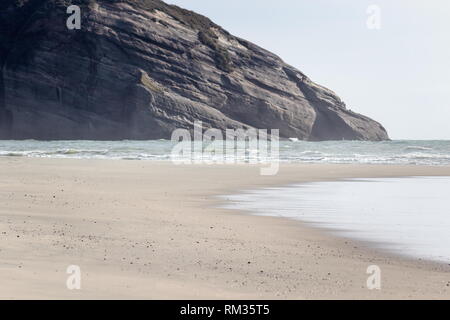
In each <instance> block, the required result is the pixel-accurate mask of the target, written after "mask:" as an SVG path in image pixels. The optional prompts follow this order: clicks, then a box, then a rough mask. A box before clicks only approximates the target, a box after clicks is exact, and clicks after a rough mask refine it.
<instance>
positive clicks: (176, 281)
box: [0, 158, 450, 299]
mask: <svg viewBox="0 0 450 320" xmlns="http://www.w3.org/2000/svg"><path fill="white" fill-rule="evenodd" d="M410 175H414V176H419V175H450V168H448V167H413V166H409V167H406V166H405V167H403V166H366V165H299V164H296V165H294V164H292V165H284V166H282V167H281V169H280V172H279V174H278V175H276V176H266V177H264V176H260V175H259V168H258V167H256V166H250V165H229V166H217V165H215V166H201V165H195V166H194V165H192V166H174V165H173V164H171V163H157V162H145V161H114V160H67V159H66V160H63V159H27V158H1V159H0V298H3V299H11V298H14V299H17V298H37V299H49V298H60V299H81V298H84V299H93V298H98V299H119V298H124V299H131V298H137V299H180V298H187V299H197V298H199V299H200V298H201V299H216V298H221V299H229V298H232V299H260V298H264V299H267V298H269V299H271V298H275V299H286V298H289V299H313V298H325V299H341V298H356V299H357V298H362V299H371V298H387V299H393V298H441V299H443V298H447V299H448V298H450V287H449V285H450V266H449V265H444V264H437V263H431V262H426V261H420V260H412V259H406V258H401V257H396V256H393V255H391V254H388V253H385V252H379V251H377V250H375V249H372V248H371V247H370V245H368V244H364V243H358V242H354V241H350V240H348V239H340V238H336V237H334V236H332V235H330V234H329V233H327V232H325V231H321V230H315V229H313V228H310V227H307V226H305V225H304V224H302V223H301V222H298V221H291V220H287V219H280V218H271V217H257V216H250V215H246V214H243V213H240V212H237V211H229V210H224V209H218V208H217V207H218V206H219V205H220V201H219V199H218V198H217V197H215V196H216V195H221V194H229V193H233V192H239V190H243V189H249V188H255V187H266V186H275V185H285V184H289V183H295V182H302V181H318V180H332V179H339V178H349V177H389V176H410ZM282 205H283V204H280V206H282ZM372 264H376V265H378V266H380V267H381V270H382V289H381V290H379V291H377V290H374V291H370V290H368V289H367V288H366V285H365V284H366V279H367V276H368V275H367V274H366V269H367V267H368V266H369V265H372ZM69 265H78V266H80V268H81V290H68V289H67V287H66V279H67V277H68V274H66V269H67V267H68V266H69Z"/></svg>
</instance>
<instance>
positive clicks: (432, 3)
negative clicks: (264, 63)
mask: <svg viewBox="0 0 450 320" xmlns="http://www.w3.org/2000/svg"><path fill="white" fill-rule="evenodd" d="M167 2H169V3H174V4H177V5H179V6H181V7H184V8H187V9H191V10H194V11H196V12H199V13H202V14H204V15H206V16H208V17H210V18H211V19H212V20H213V21H214V22H216V23H217V24H219V25H221V26H222V27H224V28H225V29H227V30H228V31H230V32H231V33H232V34H234V35H236V36H239V37H242V38H245V39H247V40H249V41H251V42H254V43H256V44H258V45H260V46H262V47H264V48H266V49H268V50H270V51H272V52H274V53H276V54H278V55H279V56H280V57H281V58H282V59H283V60H284V61H286V62H287V63H289V64H291V65H293V66H295V67H297V68H298V69H300V70H301V71H303V72H305V73H306V74H307V75H308V76H309V77H310V78H311V79H312V80H313V81H315V82H318V83H320V84H322V85H325V86H327V87H329V88H330V89H332V90H333V91H335V92H336V93H337V94H338V95H339V96H340V97H341V98H342V99H343V100H344V101H345V102H346V104H347V106H348V108H350V109H352V110H354V111H356V112H360V113H362V114H365V115H368V116H370V117H372V118H374V119H375V120H378V121H380V122H381V123H382V124H383V125H384V126H385V127H386V128H387V130H388V132H389V134H390V136H391V138H393V139H450V37H449V31H450V1H448V0H429V1H423V0H379V1H377V0H372V1H366V0H277V1H273V0H252V1H244V0H227V1H211V0H167ZM370 5H377V6H378V7H379V8H380V9H381V29H380V30H371V29H369V28H368V27H367V20H368V18H369V14H367V9H368V7H369V6H370Z"/></svg>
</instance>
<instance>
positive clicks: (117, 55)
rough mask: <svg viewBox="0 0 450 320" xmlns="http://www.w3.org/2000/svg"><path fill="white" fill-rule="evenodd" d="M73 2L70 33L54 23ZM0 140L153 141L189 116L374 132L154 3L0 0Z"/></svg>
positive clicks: (294, 131)
mask: <svg viewBox="0 0 450 320" xmlns="http://www.w3.org/2000/svg"><path fill="white" fill-rule="evenodd" d="M70 4H77V5H80V7H81V13H82V19H81V29H80V30H69V29H68V28H67V27H66V19H67V18H68V17H69V15H68V14H67V12H66V9H67V6H68V5H70ZM0 43H1V44H0V49H1V51H0V66H1V76H0V138H1V139H28V138H33V139H159V138H170V135H171V132H172V131H173V130H174V129H176V128H188V129H192V127H193V122H194V121H195V120H201V121H203V125H204V127H212V128H219V129H225V128H252V127H254V128H266V129H279V130H280V135H281V137H284V138H298V139H302V140H341V139H348V140H384V139H388V135H387V133H386V131H385V129H384V128H383V127H382V126H381V125H380V124H379V123H377V122H375V121H373V120H371V119H370V118H368V117H365V116H362V115H360V114H357V113H354V112H352V111H350V110H348V109H346V107H345V104H344V103H343V102H342V101H341V99H340V98H339V97H338V96H337V95H336V94H335V93H333V92H332V91H330V90H329V89H326V88H324V87H322V86H319V85H317V84H315V83H314V82H312V81H311V80H310V79H309V78H308V77H307V76H306V75H305V74H303V73H302V72H300V71H298V70H296V69H295V68H293V67H291V66H289V65H288V64H286V63H284V62H283V61H282V60H281V59H280V58H279V57H277V56H276V55H274V54H272V53H271V52H268V51H266V50H264V49H262V48H260V47H258V46H256V45H254V44H252V43H251V42H248V41H246V40H243V39H240V38H238V37H235V36H233V35H231V34H229V33H228V32H227V31H225V30H223V29H222V28H221V27H219V26H218V25H216V24H214V23H213V22H211V21H210V20H209V19H208V18H206V17H203V16H201V15H198V14H196V13H194V12H191V11H187V10H184V9H181V8H178V7H176V6H171V5H167V4H165V3H164V2H161V1H159V0H136V1H132V0H116V1H114V0H111V1H107V0H78V1H75V0H73V1H69V0H2V1H1V3H0Z"/></svg>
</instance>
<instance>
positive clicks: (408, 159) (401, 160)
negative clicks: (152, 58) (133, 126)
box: [0, 140, 450, 166]
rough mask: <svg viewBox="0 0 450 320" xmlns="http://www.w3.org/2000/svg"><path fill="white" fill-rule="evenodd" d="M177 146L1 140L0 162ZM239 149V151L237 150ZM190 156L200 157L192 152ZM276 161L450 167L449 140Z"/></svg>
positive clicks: (305, 149)
mask: <svg viewBox="0 0 450 320" xmlns="http://www.w3.org/2000/svg"><path fill="white" fill-rule="evenodd" d="M175 144H176V143H174V142H172V141H169V140H152V141H130V140H125V141H80V140H76V141H35V140H25V141H5V140H3V141H1V140H0V157H38V158H80V159H125V160H156V161H163V160H171V159H173V155H172V150H173V148H174V146H175ZM237 148H239V147H237ZM242 148H243V149H245V150H243V151H245V152H246V155H245V156H243V154H242V153H239V152H237V153H236V157H238V156H240V157H241V158H239V159H236V160H237V161H251V160H257V161H270V160H273V157H272V156H271V154H270V153H269V154H267V155H265V154H259V153H258V152H259V150H258V149H251V147H250V146H248V145H247V146H242ZM210 149H211V148H209V149H208V147H207V146H204V150H203V152H202V154H201V157H202V158H203V159H205V160H211V161H214V160H215V159H217V158H218V154H217V149H214V150H210ZM191 156H192V157H198V155H195V153H192V154H191ZM276 158H277V159H278V160H279V161H281V162H294V163H295V162H299V163H349V164H352V163H353V164H355V163H356V164H358V163H361V164H399V165H405V164H411V165H437V166H439V165H450V141H439V140H435V141H431V140H430V141H425V140H421V141H413V140H394V141H381V142H367V141H329V142H307V141H280V143H279V153H278V154H277V155H276Z"/></svg>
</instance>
